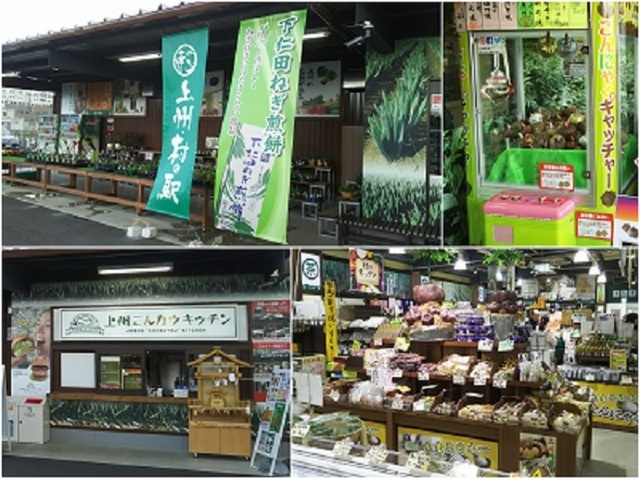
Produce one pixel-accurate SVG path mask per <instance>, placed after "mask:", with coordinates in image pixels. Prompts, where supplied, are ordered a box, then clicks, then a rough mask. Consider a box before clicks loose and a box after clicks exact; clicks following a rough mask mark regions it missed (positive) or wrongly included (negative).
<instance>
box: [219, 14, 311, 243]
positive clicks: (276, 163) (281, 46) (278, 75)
mask: <svg viewBox="0 0 640 479" xmlns="http://www.w3.org/2000/svg"><path fill="white" fill-rule="evenodd" d="M306 17H307V13H306V10H299V11H294V12H289V13H283V14H277V15H271V16H268V17H262V18H256V19H251V20H245V21H243V22H242V23H241V24H240V31H239V33H238V43H237V45H238V46H237V50H236V58H235V63H234V67H233V78H232V81H231V90H230V95H229V102H228V107H227V108H226V112H225V116H224V120H223V122H222V128H221V131H220V144H219V149H218V163H217V171H218V172H219V173H220V174H217V175H216V183H215V192H214V218H215V226H216V228H218V229H223V230H228V231H232V232H234V233H237V234H242V235H246V236H252V237H257V238H262V239H265V240H268V241H273V242H275V243H281V244H284V243H286V241H287V223H288V216H289V215H288V212H289V188H290V181H289V180H290V176H291V161H290V160H291V154H292V151H293V129H294V117H295V113H296V101H297V98H298V83H299V81H298V80H299V75H300V57H301V54H302V36H303V34H304V29H305V24H306Z"/></svg>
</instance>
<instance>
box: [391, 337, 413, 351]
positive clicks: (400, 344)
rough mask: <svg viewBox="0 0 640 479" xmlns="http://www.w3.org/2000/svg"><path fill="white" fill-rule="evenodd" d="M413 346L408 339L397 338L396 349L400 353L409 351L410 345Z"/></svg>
mask: <svg viewBox="0 0 640 479" xmlns="http://www.w3.org/2000/svg"><path fill="white" fill-rule="evenodd" d="M410 344H411V342H410V341H409V340H408V339H407V338H403V337H400V338H396V344H395V345H394V347H395V348H396V349H398V350H400V351H404V352H406V351H408V350H409V345H410Z"/></svg>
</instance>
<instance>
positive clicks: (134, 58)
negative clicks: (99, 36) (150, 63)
mask: <svg viewBox="0 0 640 479" xmlns="http://www.w3.org/2000/svg"><path fill="white" fill-rule="evenodd" d="M158 58H162V53H159V52H153V53H140V54H139V55H128V56H124V57H119V58H118V60H119V61H121V62H122V63H129V62H141V61H144V60H157V59H158Z"/></svg>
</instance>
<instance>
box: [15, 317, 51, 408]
mask: <svg viewBox="0 0 640 479" xmlns="http://www.w3.org/2000/svg"><path fill="white" fill-rule="evenodd" d="M10 339H11V395H12V396H34V395H35V396H44V395H46V394H48V393H49V392H51V386H50V382H51V381H50V367H51V362H50V359H51V310H50V309H49V308H41V307H26V306H24V307H23V306H14V307H13V311H12V314H11V338H10Z"/></svg>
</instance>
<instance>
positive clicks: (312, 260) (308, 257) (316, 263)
mask: <svg viewBox="0 0 640 479" xmlns="http://www.w3.org/2000/svg"><path fill="white" fill-rule="evenodd" d="M300 275H301V276H302V290H303V291H304V290H313V291H320V288H321V286H322V283H321V278H320V256H319V255H317V254H310V253H300Z"/></svg>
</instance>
